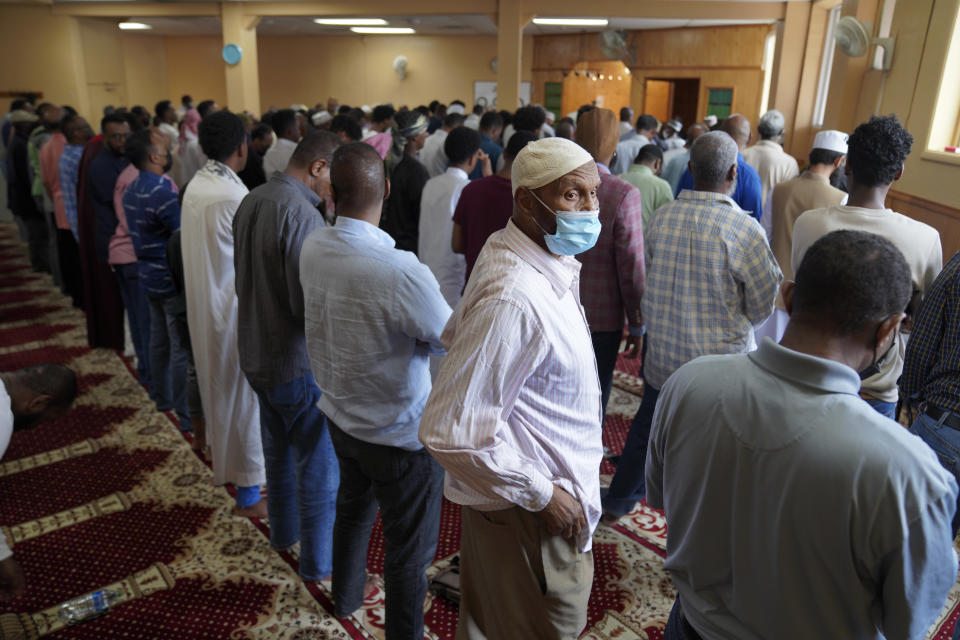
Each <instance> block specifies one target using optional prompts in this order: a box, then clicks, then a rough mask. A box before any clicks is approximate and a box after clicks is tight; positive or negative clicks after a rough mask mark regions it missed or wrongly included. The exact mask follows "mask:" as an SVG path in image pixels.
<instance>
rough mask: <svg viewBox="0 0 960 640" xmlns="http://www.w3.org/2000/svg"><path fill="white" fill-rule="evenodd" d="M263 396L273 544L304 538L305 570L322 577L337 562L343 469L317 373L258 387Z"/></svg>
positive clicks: (262, 421)
mask: <svg viewBox="0 0 960 640" xmlns="http://www.w3.org/2000/svg"><path fill="white" fill-rule="evenodd" d="M254 390H255V391H256V392H257V397H258V398H259V399H260V436H261V438H262V439H263V460H264V463H265V465H266V472H267V513H268V514H269V517H270V544H271V545H272V546H273V547H274V548H277V549H283V548H286V547H289V546H290V545H292V544H293V543H295V542H296V541H297V540H299V541H300V576H301V577H302V578H303V579H304V580H308V581H312V580H320V579H322V578H326V577H327V576H329V575H330V572H331V571H332V568H333V557H332V554H333V522H334V517H335V515H336V506H337V485H338V484H339V482H340V469H339V466H338V465H337V457H336V455H335V454H334V452H333V443H332V442H331V441H330V434H329V432H328V431H327V418H326V416H324V415H323V413H322V412H321V411H320V409H318V408H317V401H318V400H319V399H320V389H318V388H317V384H316V382H315V381H314V379H313V375H312V374H309V373H308V374H307V375H305V376H303V377H300V378H296V379H294V380H291V381H290V382H284V383H282V384H278V385H277V386H275V387H270V388H267V389H261V388H258V387H254Z"/></svg>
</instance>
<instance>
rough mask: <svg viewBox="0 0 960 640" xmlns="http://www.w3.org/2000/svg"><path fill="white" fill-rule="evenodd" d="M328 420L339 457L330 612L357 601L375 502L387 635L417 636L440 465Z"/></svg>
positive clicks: (352, 607)
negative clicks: (380, 533) (361, 437)
mask: <svg viewBox="0 0 960 640" xmlns="http://www.w3.org/2000/svg"><path fill="white" fill-rule="evenodd" d="M328 424H329V427H330V437H331V439H332V440H333V448H334V450H335V451H336V454H337V459H338V460H339V462H340V490H339V492H338V493H337V518H336V522H335V523H334V528H333V599H334V604H335V613H336V615H337V616H338V617H341V618H342V617H346V616H348V615H350V614H351V613H353V612H354V611H356V610H357V609H358V608H359V607H360V605H361V604H362V603H363V585H364V582H365V580H366V565H367V547H368V546H369V544H370V531H371V530H372V529H373V524H374V522H375V521H376V519H377V505H378V504H379V505H380V518H381V520H382V521H383V538H384V542H385V546H386V554H385V558H384V582H385V583H386V588H387V599H386V638H387V640H410V639H411V638H422V637H423V602H424V599H425V598H426V595H427V577H426V573H425V572H426V570H427V567H429V566H430V563H431V562H432V561H433V555H434V553H435V552H436V549H437V535H438V533H439V528H440V504H441V498H442V497H443V469H442V468H441V467H440V465H439V464H437V462H436V461H435V460H434V459H433V458H431V457H430V454H428V453H427V451H426V450H425V449H420V450H419V451H407V450H405V449H399V448H397V447H387V446H383V445H376V444H371V443H369V442H364V441H362V440H357V439H356V438H354V437H352V436H350V435H348V434H346V433H344V432H343V431H341V430H340V428H339V427H338V426H337V425H336V424H334V422H333V421H332V420H328Z"/></svg>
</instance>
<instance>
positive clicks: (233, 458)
mask: <svg viewBox="0 0 960 640" xmlns="http://www.w3.org/2000/svg"><path fill="white" fill-rule="evenodd" d="M245 195H247V188H246V187H245V186H244V185H243V182H241V181H240V178H239V177H237V174H236V173H234V172H233V171H232V170H231V169H230V168H229V167H227V166H226V165H224V164H222V163H220V162H215V161H213V160H211V161H209V162H207V164H206V165H205V166H204V167H203V168H202V169H201V170H200V171H198V172H197V173H196V175H195V176H194V178H193V180H192V181H191V182H190V184H189V186H188V187H187V190H186V193H185V194H184V196H183V206H182V209H181V220H180V225H181V226H180V228H181V232H180V237H181V243H182V245H183V275H184V283H185V288H186V298H187V324H188V326H189V327H190V338H191V342H192V343H193V357H194V360H195V362H196V367H197V382H198V384H199V387H200V399H201V401H202V402H203V416H204V419H205V420H206V423H207V441H208V442H209V444H210V449H211V451H212V453H213V479H214V483H215V484H218V485H219V484H224V483H227V482H232V483H233V484H235V485H237V486H239V487H251V486H254V485H258V484H262V483H263V482H264V481H265V476H264V467H263V446H262V444H261V442H260V411H259V406H258V404H257V396H256V394H254V392H253V389H251V388H250V385H249V384H248V383H247V380H246V378H244V376H243V373H242V372H241V370H240V356H239V353H238V352H237V313H238V310H237V294H236V289H235V288H234V276H235V273H234V267H233V216H234V214H235V213H236V211H237V206H238V205H239V204H240V201H241V200H242V199H243V197H244V196H245Z"/></svg>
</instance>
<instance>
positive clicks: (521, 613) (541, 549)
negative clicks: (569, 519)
mask: <svg viewBox="0 0 960 640" xmlns="http://www.w3.org/2000/svg"><path fill="white" fill-rule="evenodd" d="M461 513H462V522H463V532H462V534H461V542H460V622H459V624H458V625H457V635H456V640H486V639H489V640H501V639H502V640H517V639H518V638H524V639H525V640H527V639H529V640H534V639H538V640H567V639H568V638H570V639H573V638H577V637H578V636H579V635H580V632H581V631H583V628H584V626H585V625H586V623H587V599H588V598H589V597H590V586H591V584H592V582H593V553H592V552H588V553H582V552H581V551H580V550H579V549H578V548H577V545H576V544H575V543H574V542H571V541H570V540H566V539H564V538H562V537H560V536H553V535H550V533H549V532H547V530H546V527H545V526H544V524H543V522H542V520H541V519H540V517H539V516H538V515H537V514H534V513H530V512H529V511H527V510H526V509H522V508H520V507H514V508H512V509H506V510H504V511H477V510H475V509H471V508H469V507H463V508H462V510H461Z"/></svg>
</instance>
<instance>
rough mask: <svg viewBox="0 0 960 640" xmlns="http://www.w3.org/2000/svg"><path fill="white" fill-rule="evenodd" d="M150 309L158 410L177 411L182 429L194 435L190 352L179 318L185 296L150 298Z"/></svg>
mask: <svg viewBox="0 0 960 640" xmlns="http://www.w3.org/2000/svg"><path fill="white" fill-rule="evenodd" d="M147 300H148V301H149V305H150V381H151V383H152V386H153V388H152V389H151V390H152V391H153V393H152V395H154V396H155V397H156V398H157V400H158V402H157V409H159V410H160V411H169V410H170V409H176V411H177V418H178V419H179V420H180V429H181V430H182V431H190V430H191V429H192V428H193V425H191V424H190V412H189V411H188V410H187V350H186V349H185V348H184V345H182V344H181V343H180V334H179V332H178V331H177V326H176V322H177V314H178V313H180V311H181V309H183V308H184V299H183V294H182V293H180V294H177V295H175V296H173V297H171V298H154V297H152V296H147Z"/></svg>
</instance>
